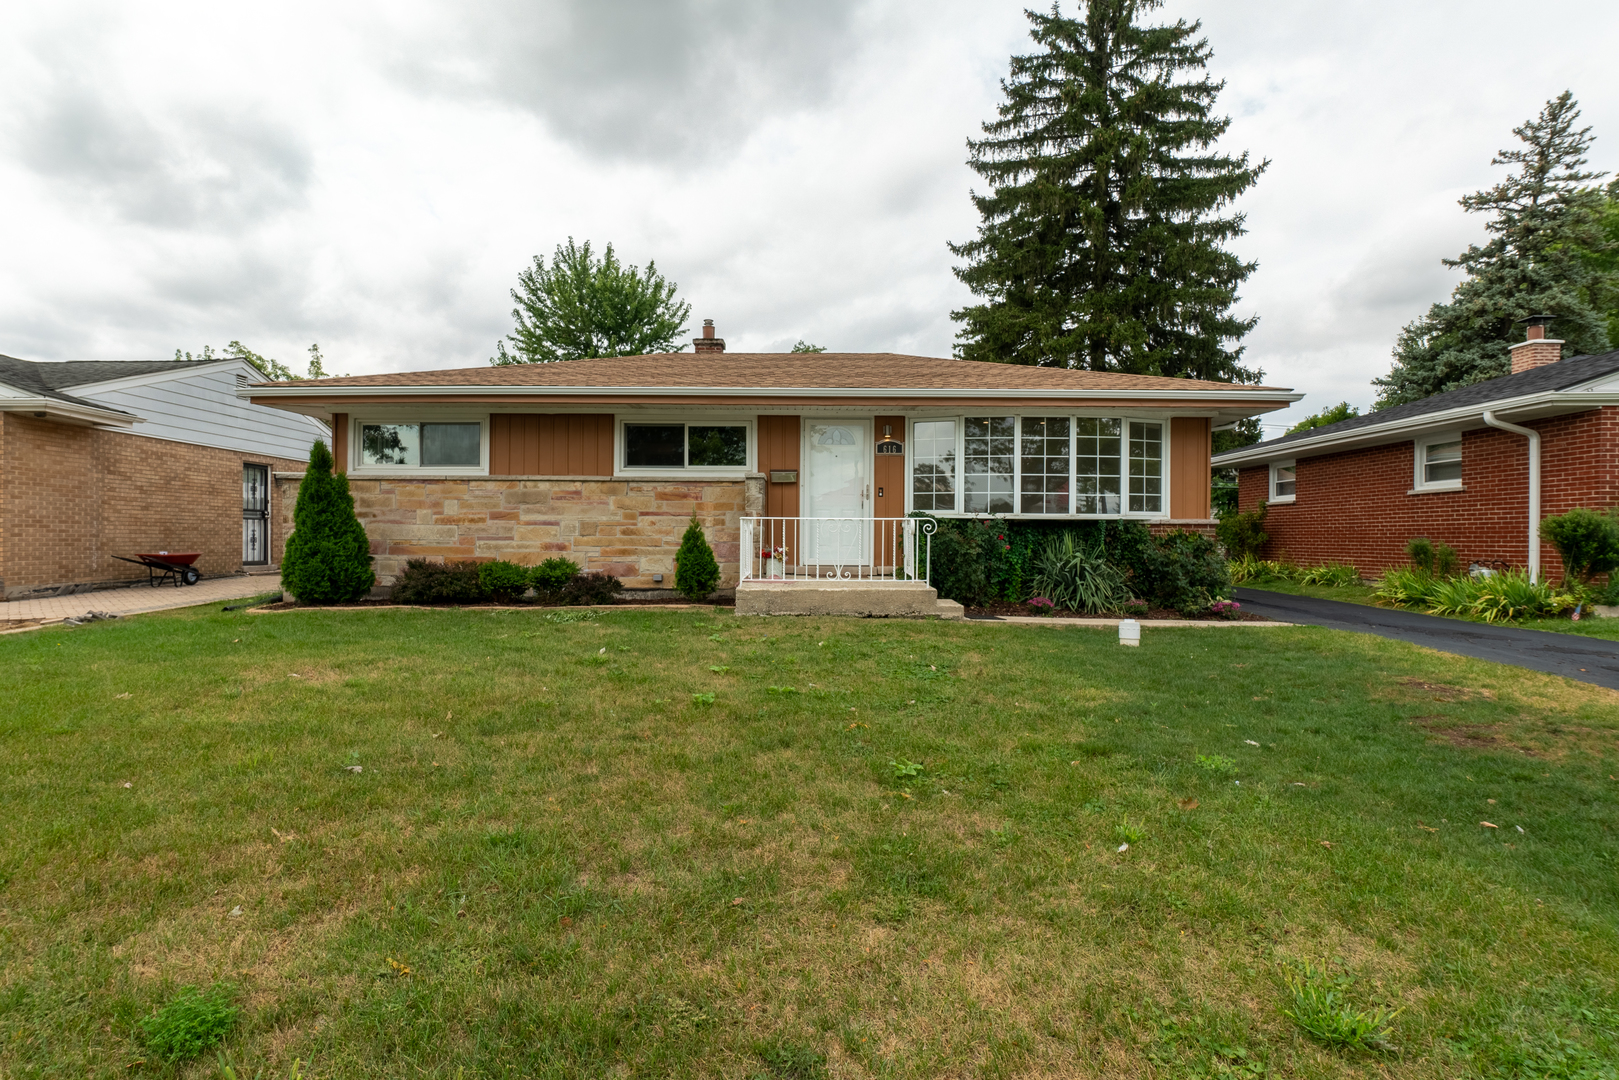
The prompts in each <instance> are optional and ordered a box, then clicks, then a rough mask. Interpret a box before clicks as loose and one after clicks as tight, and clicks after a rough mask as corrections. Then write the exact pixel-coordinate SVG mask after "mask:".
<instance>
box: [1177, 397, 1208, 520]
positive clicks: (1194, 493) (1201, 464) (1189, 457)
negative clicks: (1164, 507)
mask: <svg viewBox="0 0 1619 1080" xmlns="http://www.w3.org/2000/svg"><path fill="white" fill-rule="evenodd" d="M1169 516H1170V517H1172V518H1177V519H1180V520H1182V521H1185V520H1188V519H1192V518H1206V517H1208V516H1209V420H1208V417H1205V416H1176V417H1173V418H1171V419H1170V421H1169Z"/></svg>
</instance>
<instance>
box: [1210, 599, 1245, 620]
mask: <svg viewBox="0 0 1619 1080" xmlns="http://www.w3.org/2000/svg"><path fill="white" fill-rule="evenodd" d="M1209 610H1210V611H1212V612H1214V613H1215V614H1216V615H1218V616H1220V617H1221V618H1224V619H1235V618H1236V617H1237V612H1239V611H1241V610H1242V605H1241V604H1239V603H1237V602H1236V601H1235V600H1216V601H1215V602H1214V603H1212V604H1210V605H1209Z"/></svg>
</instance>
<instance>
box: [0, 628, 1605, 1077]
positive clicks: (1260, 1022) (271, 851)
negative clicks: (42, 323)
mask: <svg viewBox="0 0 1619 1080" xmlns="http://www.w3.org/2000/svg"><path fill="white" fill-rule="evenodd" d="M575 617H577V616H575ZM0 702H3V703H4V705H3V707H0V755H3V760H4V762H5V769H4V771H3V773H0V777H3V780H0V814H3V817H4V821H5V827H4V829H3V830H0V1077H4V1078H6V1080H12V1078H22V1077H35V1076H40V1077H46V1076H49V1077H81V1076H102V1077H113V1076H120V1077H126V1076H175V1075H185V1076H193V1077H204V1076H206V1077H213V1076H216V1075H218V1073H217V1067H216V1065H215V1062H214V1056H213V1053H212V1052H210V1053H209V1054H208V1055H207V1056H205V1057H204V1058H201V1059H198V1061H197V1062H196V1063H195V1064H192V1065H182V1066H178V1067H176V1066H170V1065H166V1064H162V1063H160V1062H158V1061H156V1060H155V1059H154V1056H153V1055H152V1053H151V1052H150V1050H149V1048H148V1046H147V1045H146V1044H144V1043H143V1041H142V1038H141V1036H140V1034H139V1032H140V1028H139V1024H140V1021H141V1020H142V1018H144V1017H147V1016H149V1015H150V1014H151V1012H152V1011H153V1009H154V1008H156V1007H157V1006H159V1005H162V1004H163V1003H165V1002H167V1001H169V1000H171V999H173V998H174V997H175V995H176V993H177V992H178V990H179V989H180V988H181V987H182V986H186V985H194V986H199V987H204V988H206V987H209V986H212V985H214V984H216V983H228V984H230V985H231V986H232V987H233V988H234V990H233V992H234V994H235V1000H236V1001H237V1003H238V1004H239V1005H240V1006H241V1007H242V1009H243V1012H242V1018H241V1021H240V1023H239V1024H238V1025H237V1027H236V1028H235V1030H234V1031H233V1032H232V1033H231V1034H230V1035H229V1037H228V1038H227V1040H226V1042H225V1044H224V1049H225V1050H226V1051H227V1052H228V1054H229V1055H230V1057H231V1058H232V1059H233V1060H234V1061H235V1062H236V1063H237V1067H238V1073H239V1075H241V1076H243V1077H248V1076H252V1075H254V1074H255V1073H257V1071H258V1070H260V1069H263V1070H264V1075H265V1076H266V1077H277V1078H280V1077H285V1076H287V1075H289V1074H290V1071H291V1068H292V1063H293V1061H294V1059H302V1060H303V1061H304V1062H305V1066H304V1074H303V1075H305V1076H308V1077H443V1078H446V1080H463V1078H464V1080H471V1078H474V1077H508V1076H510V1077H519V1076H522V1077H532V1076H557V1077H564V1076H567V1077H573V1076H612V1077H621V1076H645V1077H663V1076H723V1077H736V1078H746V1077H784V1078H785V1077H800V1078H803V1077H818V1076H828V1077H918V1078H920V1077H939V1076H1004V1077H1013V1076H1016V1077H1033V1076H1053V1077H1054V1076H1098V1077H1100V1076H1107V1077H1132V1076H1137V1077H1149V1076H1150V1077H1204V1076H1248V1077H1252V1076H1262V1075H1269V1076H1288V1077H1292V1076H1299V1077H1339V1076H1371V1075H1376V1076H1389V1077H1434V1078H1439V1077H1458V1076H1474V1075H1485V1076H1500V1077H1570V1078H1572V1077H1612V1076H1613V1075H1614V1071H1613V1065H1612V1063H1613V1062H1614V1061H1615V1060H1616V1059H1619V921H1616V915H1619V859H1616V855H1619V836H1616V834H1615V828H1616V826H1619V781H1615V780H1614V779H1612V777H1613V776H1614V775H1619V708H1616V698H1615V695H1614V694H1613V693H1611V692H1610V691H1607V690H1603V689H1600V688H1596V687H1591V686H1586V685H1582V684H1575V683H1570V682H1566V681H1563V680H1561V679H1558V678H1554V677H1551V676H1545V675H1540V674H1536V673H1533V672H1528V671H1523V670H1519V669H1514V668H1505V667H1499V666H1495V665H1490V664H1486V663H1482V662H1477V661H1471V660H1466V659H1461V658H1457V657H1453V656H1446V655H1442V654H1438V653H1433V652H1428V651H1424V650H1421V649H1418V648H1414V647H1411V646H1407V645H1404V644H1402V643H1398V642H1390V641H1384V640H1381V639H1377V638H1372V637H1364V636H1357V635H1349V634H1339V633H1334V632H1331V631H1326V630H1319V629H1313V628H1296V629H1283V628H1255V627H1240V626H1239V627H1228V628H1210V629H1186V630H1168V629H1156V630H1155V629H1152V628H1148V629H1147V631H1146V633H1145V640H1144V642H1143V645H1142V647H1141V648H1140V649H1139V650H1137V649H1124V648H1120V647H1119V646H1118V645H1117V644H1116V642H1115V638H1114V637H1113V635H1112V634H1111V633H1109V632H1108V631H1105V630H1104V631H1097V630H1088V629H1078V628H1068V627H1064V628H1045V627H1027V626H1011V625H973V624H961V623H938V622H901V621H853V620H832V619H772V620H764V619H748V620H743V619H738V618H737V617H735V616H734V615H731V614H729V613H728V612H717V611H711V610H709V609H706V608H705V609H698V610H692V611H684V612H679V611H646V610H643V611H636V610H629V609H621V610H616V611H611V612H609V613H606V614H604V615H603V616H601V617H600V618H599V619H596V620H595V621H574V622H560V621H555V620H554V618H548V617H547V616H546V615H544V614H542V613H541V612H538V611H518V612H497V611H488V610H484V611H476V610H470V611H421V610H371V611H355V612H346V613H333V612H303V611H295V612H290V613H285V614H250V613H246V612H238V613H232V614H222V613H219V612H218V611H217V609H211V608H210V609H194V610H191V611H185V612H175V613H168V614H162V615H150V616H143V617H140V618H137V619H124V620H119V621H117V622H111V623H98V624H93V625H90V626H86V627H84V628H81V629H77V630H68V629H52V630H45V631H38V632H32V633H27V634H18V635H11V636H7V637H4V638H0ZM1256 744H1257V745H1256ZM350 766H358V767H359V771H352V770H351V768H350ZM917 766H919V768H918V767H917ZM1481 821H1489V822H1491V823H1492V824H1494V825H1496V826H1498V828H1494V829H1491V828H1486V827H1484V826H1482V825H1481V824H1480V822H1481ZM1520 829H1521V830H1522V831H1519V830H1520ZM1124 843H1128V848H1127V849H1126V850H1120V847H1121V844H1124ZM237 909H239V910H240V914H236V915H233V914H232V912H234V911H236V910H237ZM1306 963H1308V964H1311V965H1313V966H1314V969H1315V970H1316V972H1317V973H1318V974H1317V976H1316V977H1315V978H1316V986H1317V988H1318V989H1320V988H1324V987H1327V986H1329V985H1330V986H1332V987H1333V988H1334V990H1335V993H1337V994H1338V995H1339V997H1338V1000H1339V1001H1341V1002H1344V1003H1347V1006H1348V1007H1350V1008H1352V1009H1355V1010H1368V1009H1373V1008H1391V1009H1399V1010H1402V1011H1401V1012H1400V1013H1399V1015H1398V1016H1397V1017H1396V1018H1395V1020H1394V1021H1393V1025H1392V1031H1391V1032H1390V1033H1389V1035H1388V1038H1387V1040H1386V1045H1385V1047H1384V1048H1383V1049H1378V1050H1343V1049H1333V1048H1330V1047H1327V1046H1325V1045H1322V1044H1320V1043H1318V1042H1317V1041H1315V1040H1314V1039H1313V1038H1311V1037H1309V1036H1307V1035H1306V1034H1304V1033H1303V1032H1302V1031H1301V1030H1300V1028H1299V1027H1298V1026H1296V1025H1295V1024H1294V1022H1293V1021H1291V1020H1290V1019H1288V1018H1287V1017H1286V1016H1285V1015H1284V1014H1283V1011H1282V1010H1283V1008H1284V1006H1285V1005H1286V1004H1287V1003H1288V1002H1289V1000H1290V998H1289V997H1288V992H1287V989H1286V985H1287V979H1288V977H1289V976H1290V975H1293V976H1297V975H1298V973H1299V972H1301V971H1302V970H1303V965H1304V964H1306ZM1322 972H1324V973H1325V974H1321V973H1322ZM137 1062H139V1063H140V1064H139V1065H137V1064H136V1063H137Z"/></svg>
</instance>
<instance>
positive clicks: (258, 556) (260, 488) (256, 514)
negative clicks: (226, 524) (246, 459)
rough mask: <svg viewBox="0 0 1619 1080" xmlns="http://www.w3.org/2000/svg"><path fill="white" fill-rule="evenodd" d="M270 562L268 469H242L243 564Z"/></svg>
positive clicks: (248, 466)
mask: <svg viewBox="0 0 1619 1080" xmlns="http://www.w3.org/2000/svg"><path fill="white" fill-rule="evenodd" d="M269 561H270V467H269V466H268V465H243V466H242V564H243V565H244V566H263V565H265V564H266V563H268V562H269Z"/></svg>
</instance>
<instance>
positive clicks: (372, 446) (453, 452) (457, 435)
mask: <svg viewBox="0 0 1619 1080" xmlns="http://www.w3.org/2000/svg"><path fill="white" fill-rule="evenodd" d="M358 426H359V435H360V439H359V459H358V461H357V462H356V464H357V465H358V467H359V468H361V469H388V468H397V469H458V470H459V469H467V470H473V469H481V468H482V467H483V444H484V434H483V428H484V425H483V424H482V423H481V422H480V421H477V420H466V421H449V422H433V423H402V424H383V423H375V424H373V423H361V424H359V425H358Z"/></svg>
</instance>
